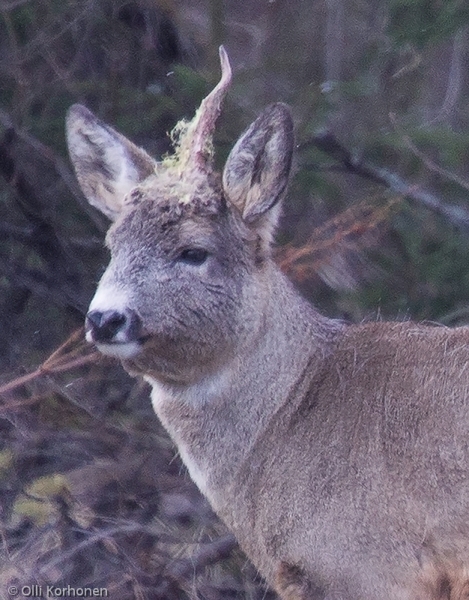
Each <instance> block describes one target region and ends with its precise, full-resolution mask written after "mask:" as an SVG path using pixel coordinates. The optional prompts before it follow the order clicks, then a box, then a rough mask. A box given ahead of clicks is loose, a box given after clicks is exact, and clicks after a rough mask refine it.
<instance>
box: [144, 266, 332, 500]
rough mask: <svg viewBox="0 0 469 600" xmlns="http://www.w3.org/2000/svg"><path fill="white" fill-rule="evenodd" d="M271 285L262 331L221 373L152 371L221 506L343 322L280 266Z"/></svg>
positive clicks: (166, 409)
mask: <svg viewBox="0 0 469 600" xmlns="http://www.w3.org/2000/svg"><path fill="white" fill-rule="evenodd" d="M268 287H269V289H268V290H267V292H268V293H267V294H266V298H267V300H266V303H265V311H264V313H263V315H262V318H261V319H259V323H260V325H259V329H258V331H255V332H251V337H250V340H249V343H243V344H242V345H241V347H240V352H239V353H237V355H236V356H235V357H233V358H232V359H230V360H229V361H227V362H226V363H225V364H224V365H223V366H222V367H221V368H219V369H218V370H217V371H216V372H214V373H211V374H210V375H207V376H206V377H203V378H202V379H200V380H199V381H197V382H196V383H195V384H192V385H188V386H174V385H170V384H167V383H161V382H158V381H156V380H155V379H152V378H151V377H146V380H147V381H148V382H149V383H150V384H151V386H152V388H153V389H152V403H153V407H154V410H155V412H156V413H157V415H158V417H159V418H160V420H161V422H162V424H163V425H164V427H165V428H166V429H167V431H168V433H169V434H170V436H171V437H172V439H173V441H174V442H175V444H176V446H177V447H178V450H179V453H180V455H181V458H182V460H183V462H184V463H185V465H186V466H187V468H188V470H189V473H190V475H191V478H192V479H193V481H194V482H195V483H196V484H197V485H198V487H199V489H200V490H201V491H202V493H204V494H205V495H206V496H207V497H208V498H209V500H210V501H211V502H212V505H213V506H214V507H215V508H216V506H217V490H222V489H223V488H225V487H226V486H227V485H229V483H230V481H232V480H233V478H234V477H235V476H236V473H237V471H238V469H239V468H240V466H241V465H242V464H243V462H244V461H245V460H246V459H247V457H248V455H249V453H250V449H251V448H252V447H253V446H254V445H255V443H256V441H257V440H258V438H259V436H261V435H262V432H263V431H264V430H265V428H266V427H267V425H268V423H269V421H270V419H271V418H272V417H273V415H274V414H275V413H276V412H277V410H278V409H279V408H280V407H281V406H283V405H284V404H285V403H290V402H292V405H293V404H294V403H295V397H294V396H295V395H298V394H299V393H301V392H299V391H298V390H297V384H298V381H299V380H300V379H304V374H305V371H306V370H307V371H308V377H311V378H312V377H313V376H314V374H315V373H316V372H317V370H318V369H319V368H320V365H321V363H322V361H323V360H324V357H325V356H326V355H328V354H329V352H330V349H331V347H332V342H333V340H334V338H335V335H336V333H337V331H338V330H340V329H341V328H342V325H341V324H340V323H339V322H337V321H332V320H330V319H327V318H325V317H323V316H321V315H320V314H318V313H317V312H316V311H315V310H314V309H313V308H312V307H311V305H310V304H309V303H307V302H306V301H305V300H303V299H302V298H301V297H300V296H299V295H298V293H297V292H295V291H294V290H293V288H292V286H291V284H290V282H289V281H288V280H287V279H286V278H284V276H283V275H282V274H281V272H280V271H279V270H277V269H276V268H273V272H272V273H270V274H269V284H268Z"/></svg>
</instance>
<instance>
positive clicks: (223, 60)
mask: <svg viewBox="0 0 469 600" xmlns="http://www.w3.org/2000/svg"><path fill="white" fill-rule="evenodd" d="M218 52H219V55H220V64H221V75H222V79H231V65H230V59H229V57H228V52H227V51H226V50H225V46H223V45H222V46H220V47H219V48H218Z"/></svg>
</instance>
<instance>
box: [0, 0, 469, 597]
mask: <svg viewBox="0 0 469 600" xmlns="http://www.w3.org/2000/svg"><path fill="white" fill-rule="evenodd" d="M468 26H469V6H468V4H467V3H465V2H464V0H444V1H443V0H380V1H379V2H371V1H368V2H367V1H365V0H250V1H249V2H234V1H230V0H224V1H223V0H205V1H204V0H179V1H178V2H175V1H171V0H73V1H72V0H0V332H1V340H2V343H1V344H0V385H2V388H1V391H0V431H1V437H0V440H1V446H0V495H1V496H0V497H1V500H0V533H1V536H0V598H1V599H2V600H3V599H4V598H5V599H6V598H7V597H8V596H7V592H6V589H7V586H8V585H12V584H16V585H18V586H19V587H22V586H32V585H42V586H45V585H51V584H54V585H57V586H66V585H73V586H81V587H85V586H88V587H100V588H101V587H105V588H107V589H108V591H109V597H111V598H113V599H114V600H124V599H129V600H130V599H133V598H136V599H138V600H143V599H159V598H161V599H169V600H171V599H173V598H175V599H176V598H181V599H184V598H201V599H207V600H216V599H218V598H246V599H247V598H249V599H258V598H259V599H261V598H267V599H268V598H274V595H273V594H272V593H271V592H268V591H266V590H265V589H264V587H263V585H262V582H261V581H260V580H259V577H258V576H257V575H256V574H255V572H254V570H253V569H252V567H251V566H250V565H249V564H248V563H247V562H246V560H245V558H244V557H243V556H242V554H241V553H240V552H239V551H238V550H237V549H236V547H235V544H234V542H233V539H232V538H231V536H230V535H229V534H228V533H227V532H226V530H225V529H224V527H223V526H222V525H221V524H220V523H219V522H218V521H217V520H216V518H215V517H214V515H213V514H212V512H211V511H210V509H209V507H208V506H207V504H206V502H205V501H204V500H203V499H202V498H201V496H200V495H199V493H198V491H197V490H196V488H195V486H194V485H193V484H192V483H191V482H190V481H189V479H188V477H187V475H186V474H185V471H184V468H183V467H182V465H181V463H180V461H179V458H178V457H177V455H176V452H175V449H174V448H173V446H172V444H171V442H170V441H169V440H168V438H167V436H166V435H165V433H164V431H163V430H162V428H161V426H160V425H159V424H158V421H157V420H156V417H155V416H154V415H153V413H152V411H151V408H150V403H149V400H148V389H147V388H146V386H145V385H144V384H143V383H142V382H138V381H134V380H131V379H130V378H128V377H126V375H125V374H124V373H123V372H122V369H121V368H120V367H119V365H118V364H117V363H115V362H113V361H111V360H110V359H109V360H107V359H104V358H100V357H99V356H97V354H96V353H94V352H93V349H91V348H87V347H86V344H84V342H83V332H82V329H81V326H82V323H83V318H84V314H85V312H86V307H87V305H88V302H89V300H90V298H91V296H92V294H93V290H94V288H95V286H96V283H97V281H98V279H99V277H100V274H101V273H102V272H103V269H104V267H105V265H106V262H107V259H108V257H107V254H106V251H105V249H104V248H103V244H102V241H103V236H104V232H105V230H106V227H107V223H106V222H105V220H104V218H103V217H101V216H100V215H98V214H97V212H95V211H94V210H93V209H91V208H89V207H88V206H87V205H86V203H85V201H84V199H83V197H82V194H81V192H80V190H79V189H78V186H77V183H76V181H75V179H74V176H73V173H72V171H71V167H70V164H69V161H68V157H67V154H66V148H65V136H64V117H65V113H66V110H67V108H68V107H69V106H70V105H71V104H72V103H74V102H81V103H83V104H85V105H86V106H88V107H89V108H90V109H92V110H93V111H95V112H96V113H97V114H98V115H99V116H100V117H102V118H103V119H104V120H105V121H107V122H109V123H110V124H112V125H114V126H115V127H116V128H117V129H119V130H120V131H122V132H123V133H124V134H125V135H127V136H128V137H130V138H131V139H133V140H134V141H136V142H137V143H138V144H140V145H142V146H144V147H145V148H146V149H147V150H148V151H150V152H151V153H152V154H154V155H155V156H161V155H162V154H164V153H165V152H168V150H169V149H170V146H169V142H168V137H167V132H168V131H169V130H170V129H171V128H172V127H173V126H174V125H175V123H176V122H177V121H178V120H179V119H180V118H182V117H191V116H192V115H193V113H194V111H195V109H196V108H197V106H198V104H199V102H200V100H201V99H202V98H203V97H204V95H206V93H207V92H208V91H209V90H210V89H211V88H212V87H213V85H214V84H215V83H216V82H217V80H218V77H219V65H218V51H217V48H218V45H219V44H220V43H223V44H225V46H226V48H227V50H228V52H229V54H230V58H231V62H232V65H233V70H234V83H233V87H232V90H231V92H230V94H229V97H228V99H227V101H226V103H225V109H224V113H223V116H222V118H221V119H220V123H219V127H218V131H217V136H216V142H217V157H218V160H219V162H220V164H222V163H223V160H224V158H225V157H226V155H227V153H228V152H229V150H230V148H231V146H232V145H233V143H234V141H235V140H236V138H237V136H238V135H239V134H240V133H241V131H242V130H243V128H244V127H246V126H247V125H248V124H249V123H250V122H251V121H252V120H253V119H254V118H255V117H256V115H257V114H258V113H259V111H260V110H261V109H262V108H263V107H264V106H265V105H267V104H269V103H270V102H274V101H283V102H286V103H288V104H289V105H290V106H291V107H292V110H293V114H294V118H295V122H296V130H297V155H296V162H295V166H294V176H293V178H292V183H291V186H290V192H289V194H288V197H287V200H286V203H285V211H284V219H283V225H282V228H281V231H280V232H279V236H278V242H279V244H278V248H277V249H276V252H277V258H278V261H279V263H280V265H281V267H282V268H283V269H284V270H285V272H287V273H288V274H289V275H290V276H291V278H292V279H293V280H294V281H295V282H296V283H297V285H298V286H299V288H300V290H301V291H302V293H303V294H305V295H306V296H307V297H308V298H310V299H311V300H312V301H313V302H315V303H316V305H318V306H319V308H320V309H321V310H322V311H323V312H325V313H327V314H328V315H330V316H337V317H341V318H346V319H350V320H352V321H360V320H363V319H377V318H378V319H379V318H397V319H408V318H413V319H419V320H421V319H426V320H431V321H439V322H442V323H444V324H448V325H457V324H465V323H468V322H469V306H468V299H469V176H468V173H469V133H468V132H469V77H468V72H469V71H468V69H467V65H468V63H469V61H468V59H469V35H468V33H469V29H468ZM9 382H12V383H9Z"/></svg>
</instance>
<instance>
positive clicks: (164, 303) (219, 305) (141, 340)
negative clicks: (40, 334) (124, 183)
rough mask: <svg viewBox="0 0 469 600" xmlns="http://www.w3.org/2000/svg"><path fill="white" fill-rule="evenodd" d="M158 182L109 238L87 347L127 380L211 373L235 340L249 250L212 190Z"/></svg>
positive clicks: (141, 193) (251, 239)
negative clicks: (121, 367)
mask: <svg viewBox="0 0 469 600" xmlns="http://www.w3.org/2000/svg"><path fill="white" fill-rule="evenodd" d="M157 180H158V177H157V176H156V177H152V178H151V179H150V180H149V181H148V182H146V183H145V185H143V186H139V187H136V188H135V189H134V190H132V192H130V194H129V196H128V201H127V203H126V206H125V208H124V210H123V211H122V214H121V215H120V216H119V218H118V219H117V221H116V222H115V223H114V224H113V225H112V227H111V228H110V230H109V232H108V235H107V244H108V246H109V249H110V251H111V262H110V264H109V266H108V268H107V270H106V272H105V273H104V275H103V278H102V280H101V282H100V284H99V287H98V290H97V292H96V295H95V297H94V299H93V301H92V303H91V306H90V312H89V314H88V317H87V330H88V332H87V338H88V340H89V341H91V342H94V343H96V344H97V346H98V348H99V349H100V350H101V351H102V352H104V353H105V354H111V355H114V356H117V357H118V358H122V359H127V360H128V361H130V362H129V363H128V365H129V366H130V367H131V368H132V369H133V370H138V371H143V372H154V373H155V374H158V375H159V376H161V375H162V374H163V373H164V374H165V376H166V377H170V376H171V373H170V371H174V373H173V375H175V373H176V372H181V370H183V371H187V367H188V366H189V365H190V366H191V369H190V370H191V371H193V370H200V369H202V368H203V366H204V365H205V366H209V365H212V366H214V365H215V364H217V363H218V362H219V361H220V360H222V359H223V358H224V357H225V355H226V354H227V353H229V352H230V351H232V350H233V345H234V341H233V340H235V339H237V338H238V337H239V336H240V335H243V332H244V330H245V328H246V323H245V321H246V318H245V317H242V316H241V312H240V303H241V299H242V297H243V295H245V294H247V290H248V288H249V287H250V285H251V284H250V281H251V278H252V270H251V268H250V265H251V264H252V263H253V262H254V259H255V257H254V254H255V252H256V246H255V236H254V235H253V233H252V232H251V231H250V230H249V229H248V228H247V227H246V226H244V224H243V222H242V219H241V218H240V216H239V215H238V214H236V212H235V211H234V209H233V208H232V207H230V206H229V205H228V204H227V203H226V201H225V199H224V196H223V193H222V191H221V186H220V185H219V184H218V182H217V181H216V180H215V181H213V182H210V183H209V182H207V181H206V180H205V181H204V180H202V181H200V182H199V184H198V185H196V186H194V185H193V184H194V182H193V181H191V182H185V181H181V182H179V185H172V187H171V190H169V189H168V188H165V186H161V185H160V182H158V181H157ZM186 187H188V188H190V192H189V191H188V190H187V189H185V188H186ZM187 194H189V195H190V198H189V200H187Z"/></svg>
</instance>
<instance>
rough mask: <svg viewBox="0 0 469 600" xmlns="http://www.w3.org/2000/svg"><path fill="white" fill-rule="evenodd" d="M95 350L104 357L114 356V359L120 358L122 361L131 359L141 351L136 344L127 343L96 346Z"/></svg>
mask: <svg viewBox="0 0 469 600" xmlns="http://www.w3.org/2000/svg"><path fill="white" fill-rule="evenodd" d="M90 341H92V340H90ZM96 348H97V349H98V350H99V351H100V352H101V353H102V354H105V355H106V356H114V357H115V358H120V359H122V360H124V359H129V358H133V357H134V356H137V354H139V353H140V351H141V347H140V344H139V343H138V342H127V343H121V344H96Z"/></svg>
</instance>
